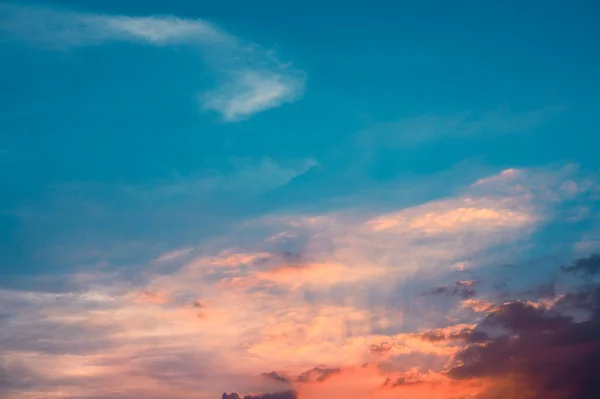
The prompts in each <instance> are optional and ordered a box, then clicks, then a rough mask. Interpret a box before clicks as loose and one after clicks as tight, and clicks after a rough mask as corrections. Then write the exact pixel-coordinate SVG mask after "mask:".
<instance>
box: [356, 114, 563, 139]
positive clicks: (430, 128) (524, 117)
mask: <svg viewBox="0 0 600 399" xmlns="http://www.w3.org/2000/svg"><path fill="white" fill-rule="evenodd" d="M562 110H563V108H562V107H558V106H556V107H546V108H541V109H535V110H530V111H526V112H512V111H510V110H508V109H498V110H494V111H489V112H483V113H473V112H464V113H458V114H450V115H433V114H425V115H419V116H416V117H410V118H406V119H403V120H400V121H395V122H388V123H379V124H376V125H375V126H373V127H371V128H369V129H366V130H363V131H361V132H359V133H358V134H357V135H356V137H355V140H356V142H357V143H360V144H361V145H368V146H382V145H385V146H386V147H388V148H401V149H410V148H416V147H420V146H424V145H430V144H433V143H435V142H437V141H440V140H443V139H447V138H452V139H454V140H456V139H470V138H476V137H494V136H499V135H504V134H515V133H527V132H530V131H533V130H535V129H537V128H538V127H540V126H542V125H543V124H544V123H545V122H546V121H547V120H548V119H550V118H551V117H553V116H555V115H557V114H558V113H560V112H561V111H562Z"/></svg>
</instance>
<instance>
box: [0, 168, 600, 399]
mask: <svg viewBox="0 0 600 399" xmlns="http://www.w3.org/2000/svg"><path fill="white" fill-rule="evenodd" d="M594 179H595V177H593V176H592V177H590V176H587V177H586V176H583V175H582V174H581V172H580V171H579V170H578V169H577V168H575V167H573V166H567V167H565V168H560V169H537V170H535V169H532V170H523V169H509V170H505V171H502V172H500V173H498V174H496V175H493V176H489V177H487V178H484V179H480V180H478V181H476V182H473V184H472V185H471V186H468V187H464V188H462V189H461V190H459V192H458V193H457V194H456V195H455V196H452V197H448V198H441V199H438V200H434V201H430V202H426V203H422V204H418V205H415V206H410V207H407V208H402V209H394V210H389V211H386V212H380V211H379V212H377V211H373V210H365V209H359V208H352V209H346V210H339V211H331V212H326V213H320V214H310V213H305V212H301V213H293V212H280V213H272V214H268V215H265V216H262V217H258V218H254V219H251V220H247V221H246V222H245V223H241V224H238V225H237V226H234V227H232V228H231V229H230V231H229V232H228V233H227V234H225V235H223V236H221V237H217V238H213V239H208V240H204V241H203V242H201V243H198V244H197V245H195V246H191V247H183V248H172V249H171V250H170V251H168V252H166V253H164V254H163V255H161V256H159V257H157V258H156V259H155V260H154V261H153V262H150V264H148V265H146V267H144V268H142V269H138V272H137V273H136V275H135V278H130V276H129V275H128V274H127V273H126V270H125V269H123V270H113V271H105V270H103V269H102V268H99V269H97V270H88V271H87V272H85V273H84V272H81V273H79V274H73V275H71V276H69V280H70V287H73V288H69V289H65V290H63V292H59V293H51V292H45V291H42V290H39V291H19V290H14V289H13V290H8V289H4V290H1V291H0V301H1V302H2V303H3V309H2V314H1V316H0V325H1V327H2V328H0V358H1V359H2V361H1V363H0V381H3V385H2V388H0V392H1V393H2V395H3V397H7V398H10V399H24V398H27V397H35V396H42V397H55V398H79V397H86V398H107V397H109V398H113V397H114V398H141V397H144V398H156V399H159V398H160V399H162V398H196V399H198V398H199V399H205V398H206V399H214V398H219V397H221V398H238V397H240V398H244V397H246V398H262V399H266V398H273V399H274V398H286V399H287V398H290V399H291V398H296V397H299V398H304V399H325V398H329V397H340V398H348V399H362V398H365V397H371V398H376V399H387V398H396V397H405V398H409V399H410V398H415V399H416V398H431V399H433V398H447V399H450V398H477V399H479V398H494V397H498V398H508V397H511V398H517V399H538V398H556V399H567V398H586V397H594V396H593V394H595V391H594V390H595V389H596V385H595V382H594V381H595V380H594V379H593V377H592V376H593V375H595V374H590V373H589V372H587V371H585V370H591V371H594V370H596V368H597V355H596V353H597V350H598V342H599V335H598V331H597V320H596V319H597V314H598V309H597V308H598V306H599V305H598V302H597V301H598V295H597V290H598V285H597V284H598V281H597V279H598V275H599V273H598V257H594V256H592V257H588V256H587V255H586V256H585V257H582V258H580V260H577V261H574V262H571V263H568V264H565V266H564V267H562V268H561V267H560V266H561V262H559V261H557V260H552V259H550V260H548V259H546V258H540V259H542V261H540V262H538V263H537V264H534V265H535V267H534V266H532V265H531V264H529V263H527V262H528V261H529V260H530V259H532V258H535V257H536V256H541V255H544V254H547V253H548V248H549V247H551V246H552V245H554V244H556V243H553V242H550V241H547V240H546V241H544V246H545V248H544V252H541V253H539V252H536V249H535V245H534V244H535V242H536V234H538V233H539V232H540V231H543V229H544V226H547V225H548V224H549V223H561V224H562V225H563V226H565V228H566V226H572V225H573V224H577V223H578V222H577V219H573V218H572V217H571V216H572V214H573V212H571V211H569V210H572V209H573V208H577V209H579V208H581V207H585V206H592V205H593V203H594V202H595V201H596V200H597V198H598V194H599V191H598V185H597V184H596V183H595V181H596V180H594ZM594 228H596V227H595V225H594V226H591V227H590V226H589V225H586V229H587V230H586V231H594ZM590 229H591V230H590ZM583 236H585V234H583ZM580 237H581V236H580V235H574V236H572V237H570V238H569V241H568V242H567V244H568V245H569V247H570V248H572V249H574V248H576V247H577V244H578V243H579V238H580ZM571 253H576V251H574V250H573V251H572V252H568V254H571ZM511 264H512V265H513V266H506V265H511ZM595 356H596V357H595ZM585 395H588V396H585ZM590 395H592V396H590Z"/></svg>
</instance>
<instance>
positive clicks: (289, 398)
mask: <svg viewBox="0 0 600 399" xmlns="http://www.w3.org/2000/svg"><path fill="white" fill-rule="evenodd" d="M221 399H298V394H297V393H296V392H295V391H285V392H275V393H265V394H262V395H244V396H240V394H238V393H235V392H234V393H229V394H228V393H224V394H223V396H222V397H221Z"/></svg>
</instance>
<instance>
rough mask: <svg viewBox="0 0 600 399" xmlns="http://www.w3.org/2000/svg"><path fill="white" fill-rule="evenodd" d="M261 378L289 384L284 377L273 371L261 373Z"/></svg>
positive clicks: (287, 379) (288, 380)
mask: <svg viewBox="0 0 600 399" xmlns="http://www.w3.org/2000/svg"><path fill="white" fill-rule="evenodd" d="M262 375H263V377H266V378H269V379H272V380H274V381H277V382H283V383H289V382H290V379H289V378H288V377H286V376H284V375H281V374H279V373H277V372H275V371H271V372H270V373H263V374H262Z"/></svg>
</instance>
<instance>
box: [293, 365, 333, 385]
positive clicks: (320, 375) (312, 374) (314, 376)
mask: <svg viewBox="0 0 600 399" xmlns="http://www.w3.org/2000/svg"><path fill="white" fill-rule="evenodd" d="M341 371H342V370H341V369H340V368H327V367H322V366H317V367H314V368H312V369H310V370H307V371H305V372H304V373H302V374H300V375H299V376H298V378H297V381H299V382H313V381H314V382H323V381H326V380H328V379H329V378H331V377H332V376H334V375H336V374H339V373H341Z"/></svg>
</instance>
